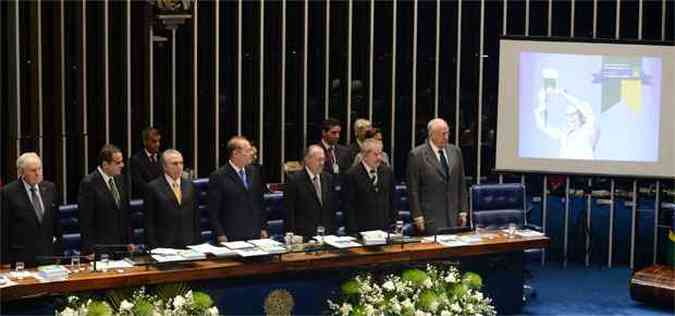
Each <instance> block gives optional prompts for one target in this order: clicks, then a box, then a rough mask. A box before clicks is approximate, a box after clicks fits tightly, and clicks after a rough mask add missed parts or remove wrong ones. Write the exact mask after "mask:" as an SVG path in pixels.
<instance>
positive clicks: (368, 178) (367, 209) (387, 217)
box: [343, 138, 398, 234]
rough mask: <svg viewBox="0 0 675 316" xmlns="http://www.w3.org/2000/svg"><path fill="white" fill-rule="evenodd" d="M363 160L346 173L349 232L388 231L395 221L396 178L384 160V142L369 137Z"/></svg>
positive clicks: (363, 149)
mask: <svg viewBox="0 0 675 316" xmlns="http://www.w3.org/2000/svg"><path fill="white" fill-rule="evenodd" d="M361 157H362V159H361V161H360V162H359V163H358V164H356V165H354V166H352V167H351V168H350V169H349V170H347V172H346V173H345V182H344V186H343V191H344V195H343V202H344V203H343V204H344V214H345V222H346V225H345V226H346V229H347V232H348V233H352V234H355V233H359V232H363V231H369V230H385V231H387V230H389V228H390V226H391V224H393V223H395V222H396V219H397V218H398V213H397V212H396V210H395V209H394V205H395V203H394V190H395V184H396V183H395V180H394V176H393V174H392V170H391V168H389V166H387V165H386V164H384V163H383V160H382V157H383V152H382V142H380V141H379V140H377V139H374V138H369V139H366V140H365V141H363V143H362V144H361Z"/></svg>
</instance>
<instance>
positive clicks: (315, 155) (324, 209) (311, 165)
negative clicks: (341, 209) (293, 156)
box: [284, 145, 337, 237]
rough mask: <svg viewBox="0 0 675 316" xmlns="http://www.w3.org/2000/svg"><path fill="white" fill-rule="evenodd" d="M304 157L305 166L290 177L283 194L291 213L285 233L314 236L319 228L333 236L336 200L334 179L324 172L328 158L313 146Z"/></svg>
mask: <svg viewBox="0 0 675 316" xmlns="http://www.w3.org/2000/svg"><path fill="white" fill-rule="evenodd" d="M304 157H305V158H304V163H305V167H304V168H303V170H300V171H298V172H296V173H293V174H291V175H289V176H288V184H287V185H286V190H285V191H284V206H285V207H286V210H287V211H288V225H287V228H286V230H287V231H289V232H293V233H296V234H299V235H302V236H305V237H311V236H314V234H316V233H317V228H318V227H323V228H324V232H325V233H326V234H334V233H335V232H336V229H337V227H336V226H337V225H336V219H335V211H336V205H337V200H336V197H335V193H334V190H333V187H334V177H333V176H332V175H331V174H330V173H328V172H325V171H324V170H323V166H324V163H325V161H326V155H325V154H324V150H323V148H321V146H319V145H311V146H309V147H308V148H307V150H306V151H305V156H304Z"/></svg>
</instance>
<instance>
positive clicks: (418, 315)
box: [415, 310, 431, 316]
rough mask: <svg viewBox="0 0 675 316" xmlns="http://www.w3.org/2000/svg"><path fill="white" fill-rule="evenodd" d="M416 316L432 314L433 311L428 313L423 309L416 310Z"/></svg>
mask: <svg viewBox="0 0 675 316" xmlns="http://www.w3.org/2000/svg"><path fill="white" fill-rule="evenodd" d="M415 316H431V313H426V312H424V311H421V310H416V311H415Z"/></svg>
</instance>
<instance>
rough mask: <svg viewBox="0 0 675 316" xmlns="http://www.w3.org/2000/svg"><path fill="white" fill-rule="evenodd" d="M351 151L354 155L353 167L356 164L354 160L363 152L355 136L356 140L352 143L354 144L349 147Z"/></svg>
mask: <svg viewBox="0 0 675 316" xmlns="http://www.w3.org/2000/svg"><path fill="white" fill-rule="evenodd" d="M349 149H350V150H351V154H352V158H351V159H352V165H353V164H354V158H355V157H356V155H358V154H359V153H360V152H361V146H359V143H358V142H357V141H356V136H354V140H353V141H352V144H351V145H349Z"/></svg>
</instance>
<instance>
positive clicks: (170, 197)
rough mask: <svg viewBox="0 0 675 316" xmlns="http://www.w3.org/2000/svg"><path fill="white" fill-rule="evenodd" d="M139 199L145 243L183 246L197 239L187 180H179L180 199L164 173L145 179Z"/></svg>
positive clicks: (192, 191) (192, 197) (193, 198)
mask: <svg viewBox="0 0 675 316" xmlns="http://www.w3.org/2000/svg"><path fill="white" fill-rule="evenodd" d="M147 189H148V190H147V191H146V192H145V199H144V200H143V212H144V213H143V220H144V222H145V223H144V224H145V225H144V226H145V230H144V235H145V245H146V247H148V248H149V249H152V248H157V247H166V248H185V246H187V245H194V244H197V243H199V242H201V229H200V228H201V227H200V216H199V208H198V207H197V197H196V195H195V187H194V185H193V184H192V182H191V181H188V180H185V179H182V180H181V181H180V189H181V203H180V204H178V201H177V200H176V195H175V194H174V192H173V189H172V188H171V186H170V185H169V182H167V180H166V178H165V177H164V176H160V177H159V178H157V179H155V180H153V181H151V182H150V183H148V186H147Z"/></svg>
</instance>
